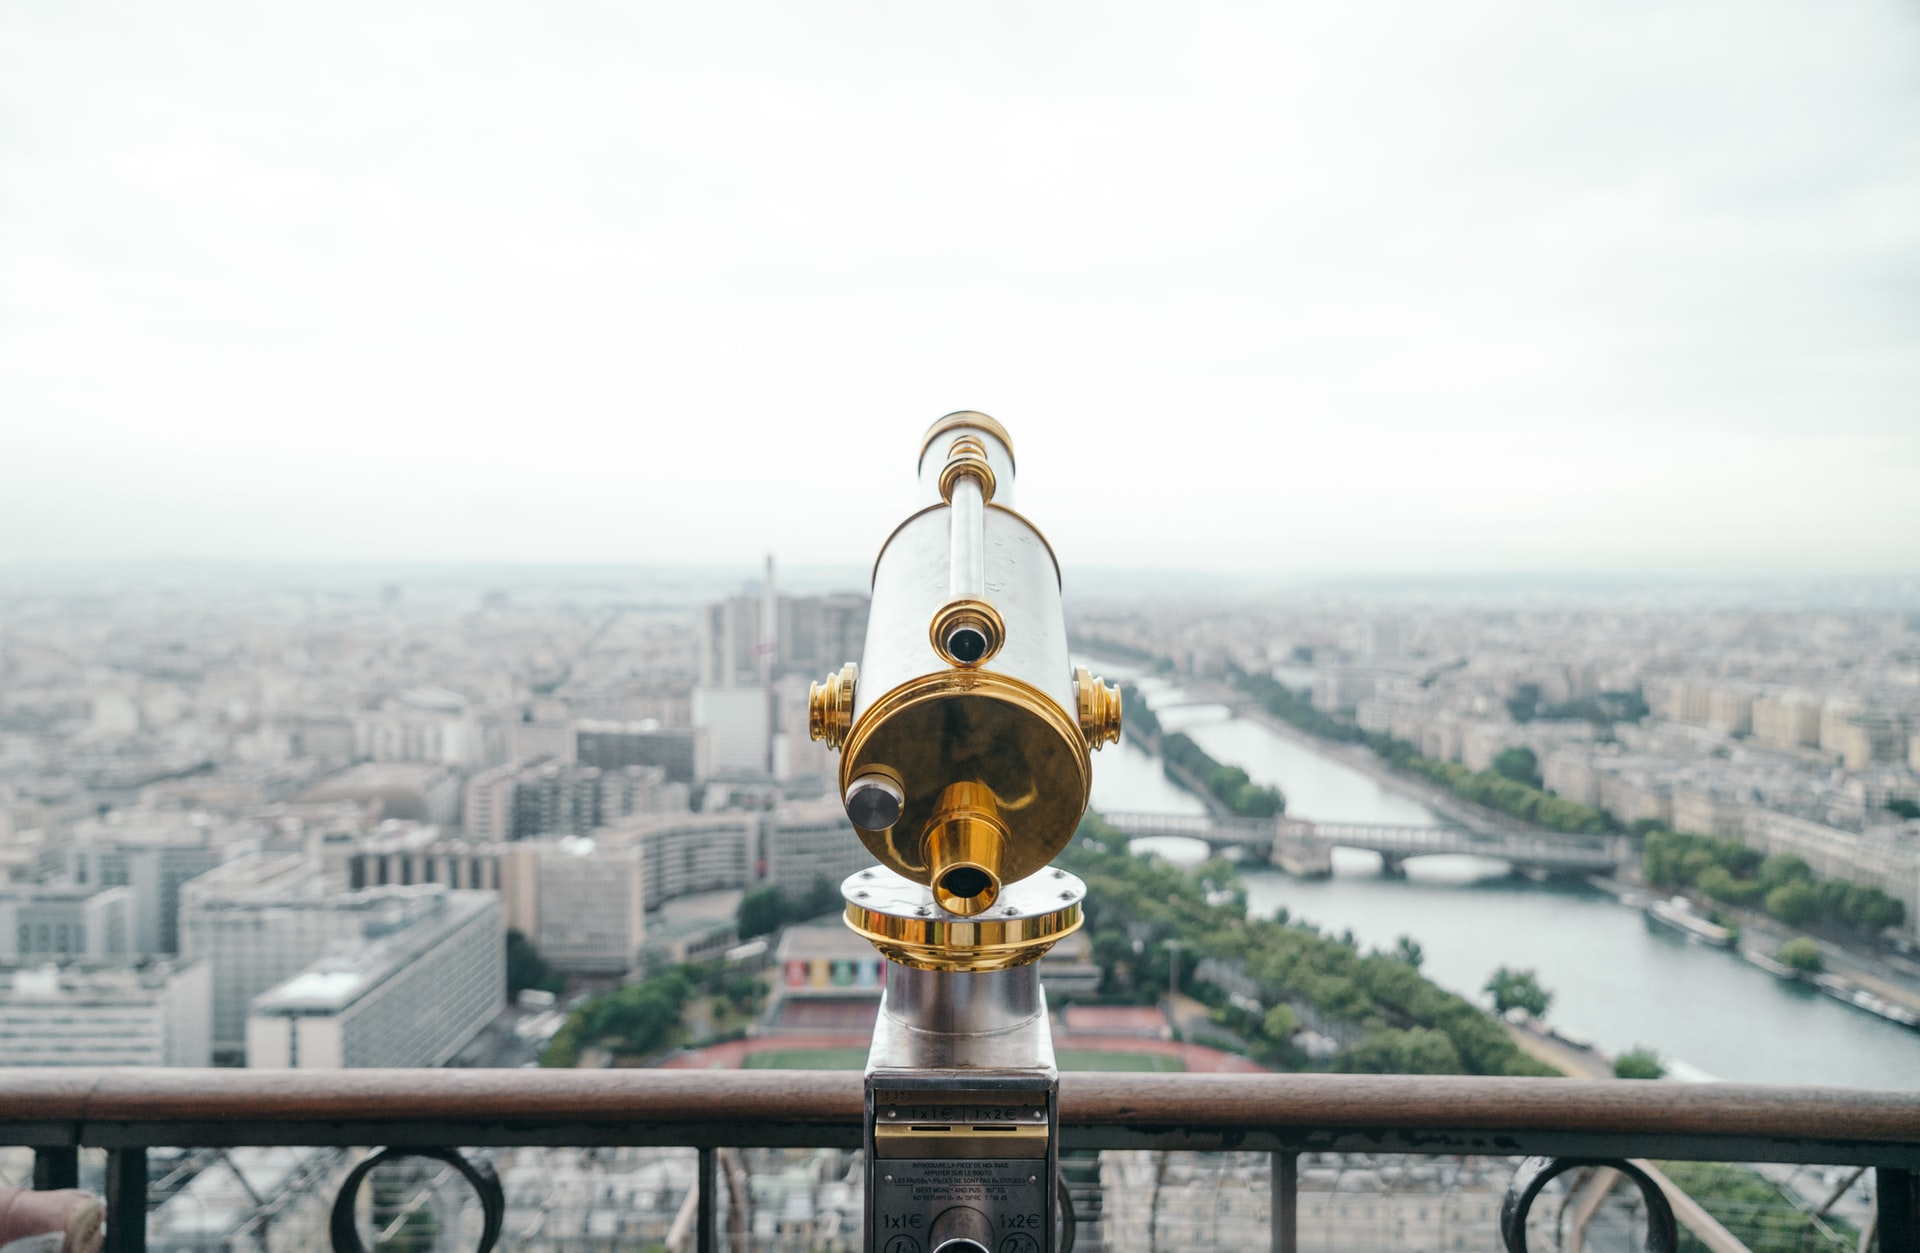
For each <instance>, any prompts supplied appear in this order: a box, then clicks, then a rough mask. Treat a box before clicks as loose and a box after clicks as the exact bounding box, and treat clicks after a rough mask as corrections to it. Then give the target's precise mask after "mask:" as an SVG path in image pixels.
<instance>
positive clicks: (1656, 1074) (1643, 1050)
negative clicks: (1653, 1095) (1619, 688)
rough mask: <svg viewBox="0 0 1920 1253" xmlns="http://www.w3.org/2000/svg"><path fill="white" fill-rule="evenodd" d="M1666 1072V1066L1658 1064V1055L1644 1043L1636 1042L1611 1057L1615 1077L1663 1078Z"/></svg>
mask: <svg viewBox="0 0 1920 1253" xmlns="http://www.w3.org/2000/svg"><path fill="white" fill-rule="evenodd" d="M1666 1074H1667V1068H1666V1067H1665V1066H1662V1065H1661V1064H1660V1055H1659V1054H1658V1053H1656V1052H1654V1051H1653V1050H1652V1049H1650V1048H1648V1047H1646V1046H1645V1045H1644V1044H1636V1045H1634V1046H1633V1047H1632V1048H1631V1049H1629V1050H1627V1051H1626V1052H1624V1053H1622V1054H1620V1056H1618V1057H1616V1058H1614V1059H1613V1077H1614V1078H1616V1079H1663V1078H1665V1077H1666Z"/></svg>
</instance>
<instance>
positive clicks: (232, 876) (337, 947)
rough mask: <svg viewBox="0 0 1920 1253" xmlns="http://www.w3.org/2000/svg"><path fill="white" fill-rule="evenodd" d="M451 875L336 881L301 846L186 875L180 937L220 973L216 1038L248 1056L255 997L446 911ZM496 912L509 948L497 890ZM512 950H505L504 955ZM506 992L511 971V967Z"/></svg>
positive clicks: (222, 1048) (219, 1047)
mask: <svg viewBox="0 0 1920 1253" xmlns="http://www.w3.org/2000/svg"><path fill="white" fill-rule="evenodd" d="M447 893H448V889H446V888H445V887H444V886H442V885H438V884H423V885H415V886H411V887H402V886H387V887H372V888H367V889H365V890H363V891H358V892H340V891H329V890H328V889H327V885H326V881H325V878H324V876H323V875H322V873H321V869H320V865H319V863H318V862H316V861H314V860H312V859H310V858H306V857H301V856H285V857H266V856H253V857H248V858H243V859H241V860H239V861H236V862H233V863H231V864H229V865H226V866H222V867H221V868H220V869H219V870H216V871H214V872H212V873H210V874H207V875H203V876H201V877H200V878H199V879H197V880H195V881H194V882H193V883H190V884H188V885H187V889H186V893H185V899H184V901H183V904H182V907H181V946H182V948H183V950H184V952H185V954H186V955H187V956H189V957H192V958H195V959H199V960H204V961H205V962H207V963H208V965H209V966H210V967H211V968H212V977H213V1048H214V1051H215V1053H216V1054H217V1055H218V1056H219V1057H220V1058H222V1059H225V1060H233V1059H237V1058H239V1057H240V1056H241V1055H242V1054H243V1052H244V1050H245V1048H246V1042H247V1015H248V1012H249V1007H250V1006H251V1004H252V1002H253V999H254V998H255V997H256V996H259V995H260V994H261V993H263V992H265V991H267V990H268V989H269V988H272V987H274V986H275V985H277V984H279V983H281V982H283V981H285V980H287V979H289V978H291V977H292V976H294V975H296V974H299V973H300V972H301V971H304V970H306V969H308V968H309V967H311V966H312V965H313V964H314V963H315V962H316V961H318V960H320V959H322V958H327V957H340V956H346V957H351V956H353V955H354V954H357V953H359V952H361V951H362V950H364V949H366V948H368V947H369V946H370V945H372V944H373V943H374V942H375V941H380V940H384V939H386V938H387V937H389V936H392V935H394V934H396V933H397V932H399V931H401V930H403V929H405V928H409V927H411V926H413V925H414V924H415V923H420V922H428V923H431V922H432V920H433V919H435V918H438V917H440V916H441V912H442V910H443V908H444V907H443V906H442V905H440V904H437V903H436V898H437V897H439V896H441V895H445V894H447ZM452 895H453V896H456V897H460V898H463V899H464V898H467V897H469V896H472V897H474V898H477V899H483V900H487V901H491V902H494V904H493V905H492V906H491V907H490V912H489V915H488V916H489V917H490V918H491V919H492V925H493V927H494V929H495V931H496V932H497V933H498V934H497V935H496V936H495V939H496V941H497V942H498V943H499V944H500V945H501V946H502V952H503V953H504V951H505V949H504V946H505V930H504V927H502V926H501V919H500V910H499V906H498V903H497V897H495V896H494V894H492V893H471V894H470V893H465V892H456V893H452ZM503 960H504V958H503ZM502 989H503V995H504V976H503V977H502Z"/></svg>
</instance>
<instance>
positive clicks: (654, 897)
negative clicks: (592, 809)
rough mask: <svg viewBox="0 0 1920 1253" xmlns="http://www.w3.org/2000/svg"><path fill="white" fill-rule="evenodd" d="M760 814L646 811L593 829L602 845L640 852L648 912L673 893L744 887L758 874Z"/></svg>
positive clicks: (683, 893) (668, 899) (668, 898)
mask: <svg viewBox="0 0 1920 1253" xmlns="http://www.w3.org/2000/svg"><path fill="white" fill-rule="evenodd" d="M760 826H761V815H760V814H757V813H745V812H738V811H725V812H721V813H713V814H667V815H648V816H644V817H635V818H630V819H627V820H626V821H624V822H622V823H620V824H619V825H618V826H614V827H609V828H607V829H605V830H603V831H600V832H597V833H596V834H595V836H594V840H595V843H596V844H597V845H600V846H602V847H607V848H618V847H627V846H632V847H635V848H638V849H639V850H640V854H641V859H642V871H641V873H642V875H643V876H644V880H645V885H646V907H647V909H648V910H649V911H651V910H655V909H658V908H659V907H660V906H661V904H663V903H664V902H666V901H670V900H672V899H674V898H675V897H678V896H687V895H689V894H691V893H694V892H721V891H726V890H728V889H730V888H745V887H748V886H750V885H751V884H752V883H754V882H755V880H756V879H757V878H758V877H759V876H758V867H757V862H758V859H759V856H760V851H759V844H760Z"/></svg>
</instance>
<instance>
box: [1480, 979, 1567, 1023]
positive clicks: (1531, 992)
mask: <svg viewBox="0 0 1920 1253" xmlns="http://www.w3.org/2000/svg"><path fill="white" fill-rule="evenodd" d="M1486 991H1487V994H1488V995H1489V996H1491V997H1493V1007H1494V1009H1495V1010H1496V1011H1497V1012H1499V1013H1502V1014H1504V1013H1506V1012H1507V1011H1508V1010H1510V1009H1523V1010H1525V1011H1526V1012H1527V1013H1529V1014H1532V1015H1533V1016H1534V1017H1535V1018H1544V1017H1546V1015H1547V1007H1548V1006H1549V1005H1551V1004H1553V993H1551V992H1549V991H1547V990H1546V989H1545V988H1543V987H1541V986H1540V981H1539V980H1538V979H1537V978H1536V977H1535V976H1534V973H1533V971H1531V970H1509V969H1507V968H1506V967H1505V966H1502V967H1500V969H1498V970H1496V971H1494V972H1493V977H1492V978H1490V979H1488V980H1487V987H1486Z"/></svg>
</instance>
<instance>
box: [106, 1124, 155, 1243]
mask: <svg viewBox="0 0 1920 1253" xmlns="http://www.w3.org/2000/svg"><path fill="white" fill-rule="evenodd" d="M146 1249H147V1151H146V1149H144V1148H133V1149H109V1150H108V1151H107V1239H106V1246H105V1249H104V1251H103V1253H146Z"/></svg>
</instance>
